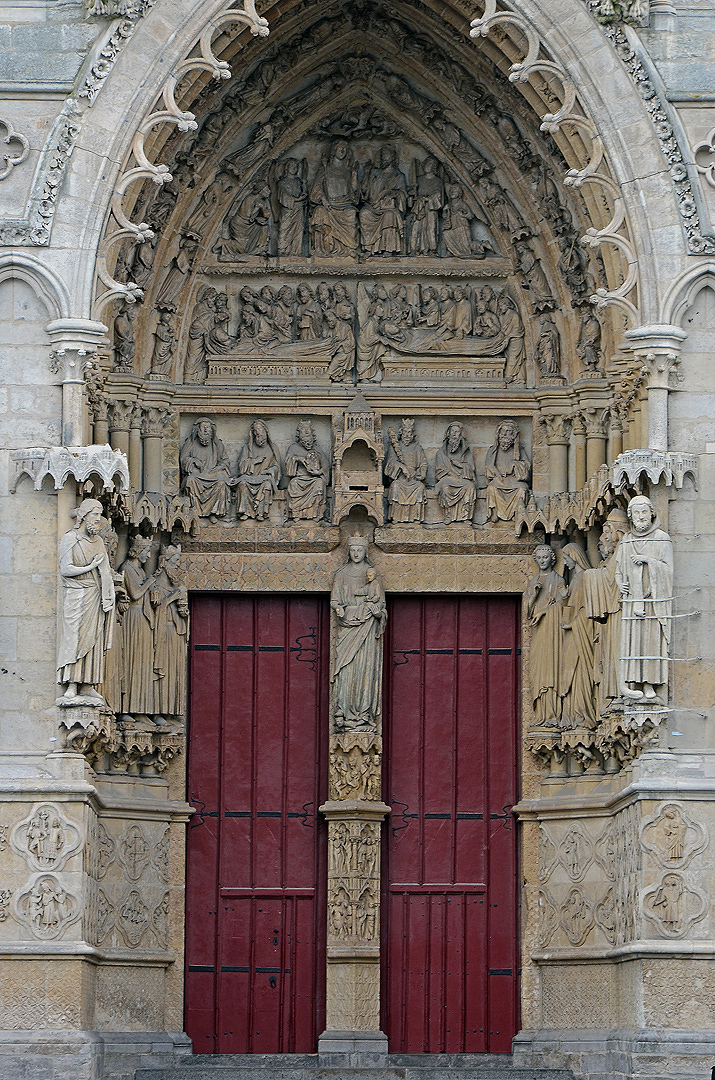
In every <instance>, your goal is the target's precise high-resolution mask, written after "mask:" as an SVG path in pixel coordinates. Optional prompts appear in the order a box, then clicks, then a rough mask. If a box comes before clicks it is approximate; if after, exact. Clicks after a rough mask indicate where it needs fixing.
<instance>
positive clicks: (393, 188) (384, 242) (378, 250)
mask: <svg viewBox="0 0 715 1080" xmlns="http://www.w3.org/2000/svg"><path fill="white" fill-rule="evenodd" d="M362 196H363V199H364V200H365V205H364V206H363V207H362V209H361V211H360V239H361V242H362V247H363V250H364V251H365V252H366V253H367V254H368V255H401V254H402V253H403V252H404V250H405V211H406V209H407V183H406V181H405V178H404V176H403V175H402V173H401V172H400V169H399V166H398V164H397V152H396V150H395V148H394V147H393V146H383V147H381V148H380V151H379V153H378V155H377V161H376V162H375V164H372V163H368V165H367V166H366V167H365V175H364V177H363V181H362Z"/></svg>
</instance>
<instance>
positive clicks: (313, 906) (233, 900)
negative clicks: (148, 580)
mask: <svg viewBox="0 0 715 1080" xmlns="http://www.w3.org/2000/svg"><path fill="white" fill-rule="evenodd" d="M327 643H328V635H327V601H323V600H321V599H318V598H316V597H314V596H310V595H305V596H300V597H291V598H287V597H283V596H276V595H273V596H265V595H264V596H261V597H260V599H259V598H258V597H253V596H240V597H239V596H233V597H225V598H221V597H218V596H203V597H198V598H196V599H195V600H194V605H193V610H192V645H191V659H190V678H191V702H192V704H191V714H190V716H191V720H190V732H189V739H190V744H189V781H188V791H189V801H190V802H191V803H192V804H193V805H194V806H195V807H197V813H196V815H195V816H194V818H193V820H192V823H191V826H190V828H189V833H188V851H187V922H186V942H187V945H186V957H187V960H186V1030H187V1032H188V1033H189V1035H190V1036H191V1038H192V1039H193V1041H194V1048H195V1050H196V1052H197V1053H313V1052H314V1051H315V1050H316V1047H317V1039H318V1035H319V1034H320V1032H321V1031H322V1030H323V1027H324V1026H325V1024H324V1012H325V1006H324V994H325V989H324V979H325V947H326V946H325V924H326V912H325V895H324V889H325V865H326V839H327V836H326V830H325V827H324V825H323V824H321V820H319V815H318V813H317V808H318V806H319V805H320V804H321V802H322V801H324V799H325V796H326V794H327V761H325V760H324V758H325V756H326V755H327V750H328V737H327V730H323V728H324V727H326V721H327V714H328V709H327V681H328V680H327V661H328V648H327ZM323 787H325V789H326V790H323Z"/></svg>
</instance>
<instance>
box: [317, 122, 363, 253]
mask: <svg viewBox="0 0 715 1080" xmlns="http://www.w3.org/2000/svg"><path fill="white" fill-rule="evenodd" d="M358 178H359V167H358V165H357V162H355V161H354V159H353V154H352V150H351V149H350V147H349V145H348V143H347V142H345V140H343V139H340V140H338V141H337V142H335V143H333V144H332V146H331V147H330V148H329V150H328V152H327V154H326V157H325V159H324V161H323V163H322V165H321V167H320V168H319V169H318V172H317V174H316V176H315V179H314V180H313V183H312V185H311V188H310V204H311V207H312V210H311V214H310V246H311V251H312V252H313V253H314V254H315V255H323V256H354V255H355V254H356V253H357V243H358V241H357V209H356V207H357V204H358V201H359V199H360V183H359V179H358Z"/></svg>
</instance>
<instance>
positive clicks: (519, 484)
mask: <svg viewBox="0 0 715 1080" xmlns="http://www.w3.org/2000/svg"><path fill="white" fill-rule="evenodd" d="M485 473H486V478H487V513H488V515H489V520H490V521H511V519H512V518H513V517H514V516H515V515H516V511H517V507H518V506H519V505H520V504H521V505H523V504H524V503H525V502H526V499H527V496H528V491H529V480H530V479H531V462H530V460H529V457H528V455H527V453H526V451H525V450H524V448H523V447H522V446H521V445H520V443H519V429H518V427H517V425H516V423H515V422H514V421H513V420H504V421H503V422H502V423H501V424H499V426H498V428H497V429H496V432H495V433H494V442H493V443H492V445H491V446H490V447H489V449H488V450H487V457H486V467H485Z"/></svg>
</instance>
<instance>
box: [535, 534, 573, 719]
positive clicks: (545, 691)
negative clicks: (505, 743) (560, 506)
mask: <svg viewBox="0 0 715 1080" xmlns="http://www.w3.org/2000/svg"><path fill="white" fill-rule="evenodd" d="M534 561H535V562H536V565H537V566H538V568H539V572H538V574H537V575H536V576H535V577H533V578H532V579H531V580H530V581H529V582H528V584H527V586H526V591H525V593H524V602H525V604H526V618H527V622H528V625H529V626H530V627H531V652H530V656H529V685H530V688H531V700H532V704H533V707H534V724H535V726H536V727H558V726H559V722H560V717H561V701H560V699H559V694H558V686H559V679H560V671H561V623H562V619H563V612H562V610H561V608H562V604H563V601H564V600H565V598H566V596H567V594H568V589H567V588H566V584H565V582H564V579H563V578H562V577H561V575H560V574H557V573H556V570H555V569H554V566H555V564H556V553H555V552H554V550H553V548H551V547H549V546H548V544H541V545H540V546H539V547H537V548H536V549H535V551H534Z"/></svg>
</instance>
